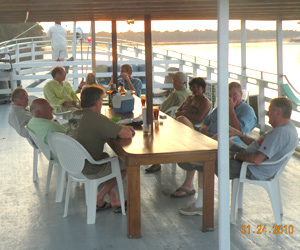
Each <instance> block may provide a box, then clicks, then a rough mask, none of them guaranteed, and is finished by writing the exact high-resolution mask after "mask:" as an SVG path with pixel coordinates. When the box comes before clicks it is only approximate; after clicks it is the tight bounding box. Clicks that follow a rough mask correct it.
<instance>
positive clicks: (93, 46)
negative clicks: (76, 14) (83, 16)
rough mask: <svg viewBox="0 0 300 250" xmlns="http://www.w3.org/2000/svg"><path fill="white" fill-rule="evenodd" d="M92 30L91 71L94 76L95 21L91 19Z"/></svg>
mask: <svg viewBox="0 0 300 250" xmlns="http://www.w3.org/2000/svg"><path fill="white" fill-rule="evenodd" d="M91 30H92V72H93V74H94V75H95V76H96V35H95V21H91Z"/></svg>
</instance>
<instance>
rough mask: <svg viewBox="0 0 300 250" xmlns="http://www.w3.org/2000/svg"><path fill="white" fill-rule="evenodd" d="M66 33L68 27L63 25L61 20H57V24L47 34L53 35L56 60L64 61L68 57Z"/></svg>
mask: <svg viewBox="0 0 300 250" xmlns="http://www.w3.org/2000/svg"><path fill="white" fill-rule="evenodd" d="M66 34H67V32H66V29H65V28H63V27H62V26H61V22H55V25H54V26H52V27H50V29H49V30H48V33H47V36H48V37H51V46H52V59H53V60H54V61H64V59H65V58H67V57H68V52H67V39H66Z"/></svg>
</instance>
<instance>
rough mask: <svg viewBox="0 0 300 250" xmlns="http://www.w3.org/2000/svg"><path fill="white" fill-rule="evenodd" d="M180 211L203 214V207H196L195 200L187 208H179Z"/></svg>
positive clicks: (181, 212) (187, 213)
mask: <svg viewBox="0 0 300 250" xmlns="http://www.w3.org/2000/svg"><path fill="white" fill-rule="evenodd" d="M179 213H180V214H183V215H202V214H203V211H202V207H195V202H194V203H192V204H191V205H189V206H188V207H186V208H181V209H179Z"/></svg>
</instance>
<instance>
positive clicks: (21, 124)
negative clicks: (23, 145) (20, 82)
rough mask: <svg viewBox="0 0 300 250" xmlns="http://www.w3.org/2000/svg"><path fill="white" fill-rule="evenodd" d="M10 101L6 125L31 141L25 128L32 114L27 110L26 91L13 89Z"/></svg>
mask: <svg viewBox="0 0 300 250" xmlns="http://www.w3.org/2000/svg"><path fill="white" fill-rule="evenodd" d="M11 100H12V103H13V104H12V106H11V108H10V111H9V115H8V123H9V125H10V126H12V127H13V128H14V129H15V130H16V131H17V133H18V134H19V135H20V136H22V137H25V138H27V139H30V140H31V138H30V136H29V133H28V131H27V130H26V128H25V126H26V125H27V123H28V121H29V120H30V119H31V118H32V114H31V113H30V111H29V110H28V101H29V99H28V93H27V91H26V89H23V88H21V87H19V88H15V89H14V90H13V91H12V93H11Z"/></svg>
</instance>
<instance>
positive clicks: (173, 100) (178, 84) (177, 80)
mask: <svg viewBox="0 0 300 250" xmlns="http://www.w3.org/2000/svg"><path fill="white" fill-rule="evenodd" d="M169 75H170V76H171V77H172V83H173V87H174V89H175V90H174V91H173V92H172V93H171V94H170V95H169V96H168V98H167V99H166V100H165V101H164V102H163V103H162V105H161V106H160V110H161V111H162V112H166V111H167V110H168V109H169V108H171V107H174V106H178V107H179V106H180V105H181V104H182V103H183V101H184V100H185V98H187V97H188V96H189V95H191V94H192V93H191V91H189V90H187V89H186V87H185V84H186V75H185V74H184V73H183V72H180V71H178V72H176V73H175V74H172V73H170V74H169Z"/></svg>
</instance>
